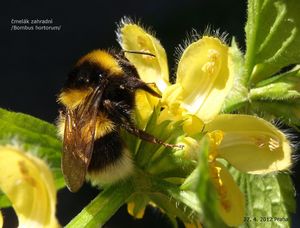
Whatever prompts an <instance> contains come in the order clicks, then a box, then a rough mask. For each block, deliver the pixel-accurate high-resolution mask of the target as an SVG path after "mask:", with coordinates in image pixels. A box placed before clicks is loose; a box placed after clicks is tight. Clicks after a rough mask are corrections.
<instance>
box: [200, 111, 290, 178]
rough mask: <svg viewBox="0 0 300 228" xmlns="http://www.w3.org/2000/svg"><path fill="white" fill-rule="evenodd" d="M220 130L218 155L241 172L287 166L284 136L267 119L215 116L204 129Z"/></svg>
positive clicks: (259, 172) (260, 171)
mask: <svg viewBox="0 0 300 228" xmlns="http://www.w3.org/2000/svg"><path fill="white" fill-rule="evenodd" d="M215 130H221V131H222V132H223V133H224V138H223V140H222V142H221V143H220V145H219V146H218V149H217V151H218V155H217V156H218V157H220V158H223V159H226V160H227V161H228V162H229V163H230V164H231V165H233V166H234V167H235V168H237V169H238V170H240V171H242V172H247V173H252V174H264V173H269V172H274V171H279V170H284V169H288V168H289V167H290V165H291V153H292V149H291V146H290V142H289V141H288V139H287V138H286V136H285V135H284V134H283V133H282V132H281V131H279V130H278V129H277V128H276V127H275V126H273V125H272V124H270V123H269V122H267V121H265V120H263V119H261V118H258V117H255V116H249V115H230V114H221V115H218V116H217V117H216V118H215V119H214V120H213V121H211V122H210V123H208V124H207V125H206V126H205V131H208V132H211V131H215Z"/></svg>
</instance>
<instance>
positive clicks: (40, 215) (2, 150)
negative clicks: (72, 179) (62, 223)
mask: <svg viewBox="0 0 300 228" xmlns="http://www.w3.org/2000/svg"><path fill="white" fill-rule="evenodd" d="M0 173H1V175H0V188H1V190H2V191H3V192H4V193H5V194H6V196H7V197H8V198H9V200H10V201H11V202H12V206H13V208H14V209H15V212H16V214H17V216H18V220H19V226H20V227H59V225H58V223H57V220H56V218H55V207H56V190H55V185H54V179H53V176H52V173H51V172H50V170H49V168H48V167H47V165H46V164H45V163H44V162H43V161H42V160H40V159H39V158H36V157H33V156H32V155H30V154H28V153H25V152H23V151H21V150H20V149H18V148H15V147H12V146H0Z"/></svg>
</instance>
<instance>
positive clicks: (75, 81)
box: [64, 61, 106, 90]
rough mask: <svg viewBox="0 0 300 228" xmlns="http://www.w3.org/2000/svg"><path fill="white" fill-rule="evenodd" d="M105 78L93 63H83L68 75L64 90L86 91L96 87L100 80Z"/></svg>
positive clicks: (104, 74)
mask: <svg viewBox="0 0 300 228" xmlns="http://www.w3.org/2000/svg"><path fill="white" fill-rule="evenodd" d="M105 76H106V72H104V71H103V70H102V69H101V68H99V66H98V65H96V64H95V63H92V62H89V61H85V62H83V63H81V64H80V65H76V66H75V67H74V68H73V70H72V71H71V72H70V73H69V75H68V78H67V81H66V82H65V85H64V89H78V90H82V89H86V88H88V87H96V86H97V84H99V82H100V80H101V79H102V78H103V77H105Z"/></svg>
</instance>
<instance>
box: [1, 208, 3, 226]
mask: <svg viewBox="0 0 300 228" xmlns="http://www.w3.org/2000/svg"><path fill="white" fill-rule="evenodd" d="M0 227H3V216H2V212H1V211H0Z"/></svg>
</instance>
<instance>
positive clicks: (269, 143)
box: [252, 136, 280, 151]
mask: <svg viewBox="0 0 300 228" xmlns="http://www.w3.org/2000/svg"><path fill="white" fill-rule="evenodd" d="M252 140H253V141H254V144H255V145H256V146H257V147H259V148H264V147H268V148H269V150H270V151H274V150H276V149H278V148H279V147H280V141H279V140H278V139H276V138H273V137H271V136H260V137H252Z"/></svg>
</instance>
